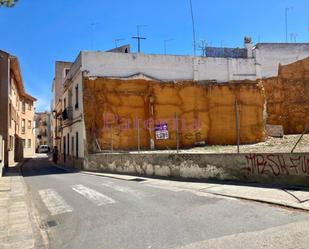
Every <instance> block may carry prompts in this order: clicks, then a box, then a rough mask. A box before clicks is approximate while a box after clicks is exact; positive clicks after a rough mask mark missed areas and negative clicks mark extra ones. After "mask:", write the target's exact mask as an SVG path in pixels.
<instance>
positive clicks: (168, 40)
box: [164, 39, 174, 55]
mask: <svg viewBox="0 0 309 249" xmlns="http://www.w3.org/2000/svg"><path fill="white" fill-rule="evenodd" d="M173 40H174V39H167V40H164V54H165V55H166V45H167V43H168V42H170V41H173Z"/></svg>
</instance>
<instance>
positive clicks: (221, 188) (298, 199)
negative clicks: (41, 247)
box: [81, 171, 309, 211]
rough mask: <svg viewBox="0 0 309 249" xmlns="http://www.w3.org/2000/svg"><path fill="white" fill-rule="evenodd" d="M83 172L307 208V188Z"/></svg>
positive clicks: (308, 206)
mask: <svg viewBox="0 0 309 249" xmlns="http://www.w3.org/2000/svg"><path fill="white" fill-rule="evenodd" d="M81 173H84V174H93V175H98V176H103V177H112V178H117V179H121V180H127V181H130V180H132V179H134V180H136V179H140V180H141V183H142V184H147V183H155V184H160V185H164V186H170V187H177V188H180V189H182V190H186V191H192V192H194V193H195V194H198V195H216V196H223V197H232V198H238V199H244V200H250V201H257V202H263V203H268V204H275V205H279V206H284V207H289V208H296V209H301V210H306V211H309V188H305V187H304V188H299V187H297V188H291V187H286V188H285V187H284V186H280V187H278V186H270V185H261V184H254V183H238V182H224V181H222V182H220V181H218V182H214V181H211V182H209V183H208V182H207V183H204V182H197V181H192V182H190V181H181V180H166V179H156V178H147V177H137V176H132V175H119V174H107V173H93V172H87V171H81Z"/></svg>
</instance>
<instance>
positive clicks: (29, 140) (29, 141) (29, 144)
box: [28, 139, 31, 148]
mask: <svg viewBox="0 0 309 249" xmlns="http://www.w3.org/2000/svg"><path fill="white" fill-rule="evenodd" d="M28 148H31V139H28Z"/></svg>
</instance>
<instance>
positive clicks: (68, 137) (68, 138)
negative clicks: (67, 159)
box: [67, 134, 70, 156]
mask: <svg viewBox="0 0 309 249" xmlns="http://www.w3.org/2000/svg"><path fill="white" fill-rule="evenodd" d="M67 140H68V141H67V143H68V153H67V154H68V156H69V155H70V134H68V135H67Z"/></svg>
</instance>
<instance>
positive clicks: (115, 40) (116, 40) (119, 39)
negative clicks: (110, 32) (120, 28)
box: [114, 38, 125, 48]
mask: <svg viewBox="0 0 309 249" xmlns="http://www.w3.org/2000/svg"><path fill="white" fill-rule="evenodd" d="M124 40H125V39H124V38H118V39H114V42H115V47H116V48H118V42H120V41H124Z"/></svg>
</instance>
